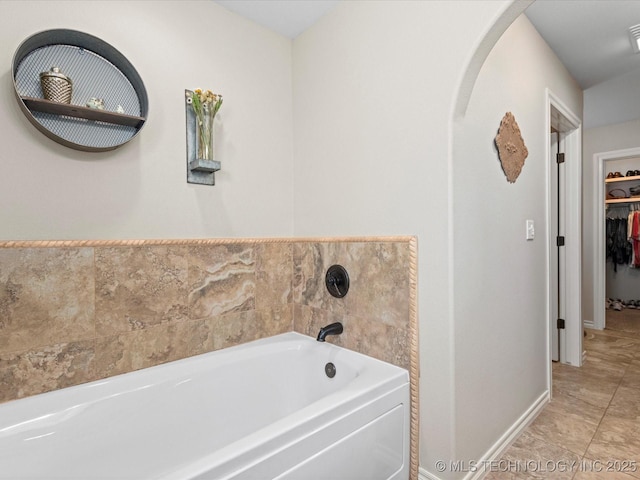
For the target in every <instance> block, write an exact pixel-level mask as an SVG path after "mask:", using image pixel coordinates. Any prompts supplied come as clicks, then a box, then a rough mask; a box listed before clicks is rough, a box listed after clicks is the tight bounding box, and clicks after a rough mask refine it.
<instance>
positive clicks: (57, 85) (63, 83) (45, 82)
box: [40, 67, 73, 103]
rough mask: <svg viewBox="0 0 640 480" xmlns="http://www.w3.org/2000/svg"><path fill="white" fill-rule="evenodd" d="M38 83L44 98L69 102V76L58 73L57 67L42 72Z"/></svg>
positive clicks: (71, 86) (70, 84)
mask: <svg viewBox="0 0 640 480" xmlns="http://www.w3.org/2000/svg"><path fill="white" fill-rule="evenodd" d="M40 85H41V86H42V93H43V94H44V98H45V99H47V100H51V101H52V102H59V103H71V92H72V90H73V82H72V81H71V79H70V78H69V77H67V76H66V75H64V74H62V73H60V69H59V68H58V67H52V68H51V70H50V71H48V72H42V73H41V74H40Z"/></svg>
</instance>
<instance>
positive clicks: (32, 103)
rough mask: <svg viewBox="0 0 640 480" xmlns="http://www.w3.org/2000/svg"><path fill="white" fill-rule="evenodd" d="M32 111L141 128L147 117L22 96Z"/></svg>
mask: <svg viewBox="0 0 640 480" xmlns="http://www.w3.org/2000/svg"><path fill="white" fill-rule="evenodd" d="M20 98H21V99H22V101H23V102H24V104H25V105H26V106H27V108H28V109H29V110H30V111H31V112H43V113H53V114H54V115H64V116H67V117H74V118H84V119H86V120H95V121H98V122H105V123H112V124H114V125H126V126H128V127H135V128H141V127H142V125H143V124H144V122H145V118H143V117H137V116H134V115H125V114H124V113H117V112H109V111H106V110H99V109H97V108H89V107H82V106H80V105H71V104H67V103H59V102H51V101H49V100H45V99H43V98H33V97H20Z"/></svg>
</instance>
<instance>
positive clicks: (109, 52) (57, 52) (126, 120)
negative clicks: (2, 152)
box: [12, 29, 148, 152]
mask: <svg viewBox="0 0 640 480" xmlns="http://www.w3.org/2000/svg"><path fill="white" fill-rule="evenodd" d="M52 67H58V68H60V70H61V72H63V73H64V75H65V76H68V77H69V78H70V79H71V80H72V82H73V92H72V98H71V103H61V102H53V101H49V100H46V99H45V98H44V95H43V92H42V87H41V85H40V72H43V71H49V70H50V69H51V68H52ZM12 72H13V83H14V90H15V94H16V99H17V101H18V104H19V105H20V108H21V110H22V112H23V113H24V114H25V116H26V117H27V118H28V119H29V121H30V122H31V123H32V124H33V125H34V126H35V127H36V128H37V129H38V130H40V131H41V132H42V133H44V134H45V135H46V136H47V137H49V138H51V139H52V140H54V141H56V142H58V143H61V144H62V145H65V146H67V147H70V148H73V149H76V150H82V151H87V152H101V151H107V150H113V149H115V148H117V147H119V146H121V145H123V144H125V143H127V142H128V141H130V140H131V139H132V138H134V137H135V136H136V135H137V134H138V133H139V132H140V130H141V129H142V127H143V126H144V124H145V122H146V119H147V113H148V98H147V92H146V89H145V87H144V84H143V83H142V79H141V78H140V75H138V73H137V72H136V70H135V68H134V67H133V66H132V65H131V63H130V62H129V61H128V60H127V59H126V58H125V57H124V55H122V54H121V53H120V52H119V51H118V50H116V49H115V48H113V47H112V46H111V45H109V44H107V43H105V42H104V41H102V40H100V39H99V38H97V37H94V36H92V35H88V34H86V33H82V32H78V31H75V30H65V29H58V30H47V31H44V32H40V33H37V34H35V35H32V36H31V37H29V38H28V39H26V40H25V41H24V42H23V43H22V44H21V45H20V46H19V47H18V49H17V51H16V53H15V55H14V58H13V65H12ZM91 98H100V99H104V105H105V108H104V109H97V108H89V107H87V106H86V105H87V102H89V100H90V99H91ZM122 112H124V113H122Z"/></svg>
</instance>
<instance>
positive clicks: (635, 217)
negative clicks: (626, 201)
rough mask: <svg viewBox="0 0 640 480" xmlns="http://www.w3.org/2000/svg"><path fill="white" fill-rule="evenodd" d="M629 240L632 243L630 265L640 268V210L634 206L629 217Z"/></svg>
mask: <svg viewBox="0 0 640 480" xmlns="http://www.w3.org/2000/svg"><path fill="white" fill-rule="evenodd" d="M627 240H628V241H629V244H630V245H631V259H630V263H629V264H630V266H631V267H634V268H640V211H638V210H637V209H636V207H633V208H632V210H631V211H630V212H629V216H628V218H627Z"/></svg>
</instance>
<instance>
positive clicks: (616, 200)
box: [604, 197, 640, 204]
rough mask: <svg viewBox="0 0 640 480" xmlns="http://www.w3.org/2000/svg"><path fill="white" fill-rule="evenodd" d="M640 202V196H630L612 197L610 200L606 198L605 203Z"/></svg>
mask: <svg viewBox="0 0 640 480" xmlns="http://www.w3.org/2000/svg"><path fill="white" fill-rule="evenodd" d="M637 202H640V197H629V198H611V199H609V200H605V201H604V203H606V204H610V203H637Z"/></svg>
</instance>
